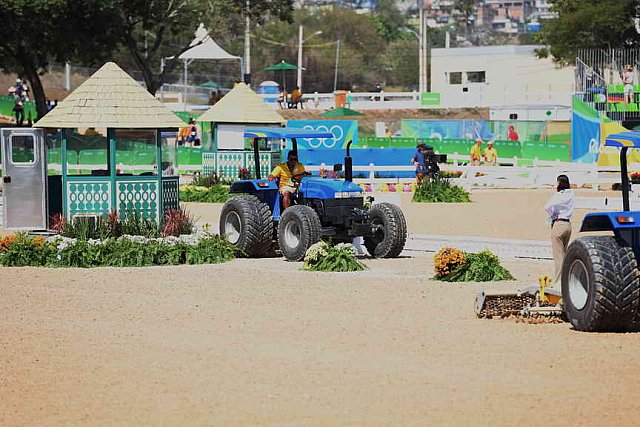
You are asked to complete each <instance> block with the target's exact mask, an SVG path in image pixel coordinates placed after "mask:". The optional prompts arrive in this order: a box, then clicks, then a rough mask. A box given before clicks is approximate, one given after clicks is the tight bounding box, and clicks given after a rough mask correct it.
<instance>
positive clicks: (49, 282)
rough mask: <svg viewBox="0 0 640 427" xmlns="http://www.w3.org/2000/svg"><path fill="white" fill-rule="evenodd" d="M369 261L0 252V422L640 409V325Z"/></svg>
mask: <svg viewBox="0 0 640 427" xmlns="http://www.w3.org/2000/svg"><path fill="white" fill-rule="evenodd" d="M366 263H367V264H368V265H369V267H370V270H369V271H366V272H362V273H353V274H322V273H307V272H302V271H299V267H300V265H299V264H294V263H286V262H284V261H282V260H280V259H263V260H236V261H233V262H231V263H228V264H224V265H217V266H185V267H178V268H142V269H128V270H118V269H109V268H107V269H95V270H84V271H80V270H46V269H28V268H25V269H0V283H1V287H0V289H1V293H2V298H0V310H1V312H2V314H3V321H2V334H1V335H0V366H2V371H3V375H2V381H1V382H0V396H1V401H2V404H1V405H0V424H1V425H12V426H15V425H36V424H38V425H40V424H44V425H62V424H65V425H69V424H71V425H78V424H89V425H95V424H102V425H112V424H119V425H125V424H126V425H130V424H134V425H135V424H146V425H151V424H153V425H178V424H180V425H184V424H188V425H256V424H257V425H426V424H435V425H514V424H520V425H536V424H538V425H539V424H543V423H545V424H549V425H563V424H564V425H566V424H567V423H571V424H573V425H581V424H582V425H605V424H606V425H637V419H638V416H640V401H639V399H638V397H639V394H638V391H637V385H638V377H639V375H640V356H639V355H638V348H639V346H640V335H638V334H619V335H614V334H585V333H579V332H576V331H573V330H571V328H570V326H569V325H568V324H558V325H527V324H520V323H515V322H513V321H508V320H479V319H476V318H475V317H474V312H473V300H474V295H475V293H476V292H477V291H478V290H480V289H482V288H483V286H482V285H479V284H455V285H452V284H440V283H437V282H432V281H430V280H429V279H428V277H429V276H430V275H431V274H432V269H433V263H432V261H431V257H430V256H419V257H417V258H403V259H398V260H375V261H371V260H367V261H366ZM549 264H550V263H549V262H542V261H514V262H509V263H507V267H508V268H509V269H511V270H512V272H514V274H515V275H516V276H517V277H518V279H519V281H518V282H517V283H510V284H497V285H492V286H493V287H499V288H515V287H517V286H520V285H525V284H529V283H532V282H533V281H534V280H535V277H536V276H537V275H538V274H540V273H542V272H544V271H545V270H546V269H548V267H549Z"/></svg>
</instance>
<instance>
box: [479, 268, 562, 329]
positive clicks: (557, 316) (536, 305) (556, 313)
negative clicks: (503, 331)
mask: <svg viewBox="0 0 640 427" xmlns="http://www.w3.org/2000/svg"><path fill="white" fill-rule="evenodd" d="M539 283H540V284H539V286H530V287H528V288H525V289H522V290H519V291H516V292H500V291H482V292H480V293H479V294H478V295H477V296H476V315H477V316H478V317H480V318H484V319H492V318H499V319H504V318H514V319H516V321H517V322H519V323H532V324H536V323H561V322H563V321H564V320H563V310H562V294H561V293H560V291H557V290H555V289H547V286H549V283H550V279H549V277H548V276H541V277H540V279H539Z"/></svg>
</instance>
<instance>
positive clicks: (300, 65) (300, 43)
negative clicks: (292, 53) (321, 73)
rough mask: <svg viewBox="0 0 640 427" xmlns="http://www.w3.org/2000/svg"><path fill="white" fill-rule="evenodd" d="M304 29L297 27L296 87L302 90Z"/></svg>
mask: <svg viewBox="0 0 640 427" xmlns="http://www.w3.org/2000/svg"><path fill="white" fill-rule="evenodd" d="M303 36H304V27H303V26H302V25H300V26H299V27H298V79H297V80H296V86H298V87H299V88H300V90H302V44H303V43H304V40H303V39H302V37H303Z"/></svg>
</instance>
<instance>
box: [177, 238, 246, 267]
mask: <svg viewBox="0 0 640 427" xmlns="http://www.w3.org/2000/svg"><path fill="white" fill-rule="evenodd" d="M235 254H236V247H235V246H233V245H232V244H231V243H229V241H228V240H227V239H226V238H225V237H222V236H218V235H211V236H209V237H205V238H204V239H200V240H199V241H198V244H197V245H195V246H189V247H188V248H187V251H186V260H185V262H186V263H187V264H219V263H222V262H226V261H230V260H232V259H234V258H235Z"/></svg>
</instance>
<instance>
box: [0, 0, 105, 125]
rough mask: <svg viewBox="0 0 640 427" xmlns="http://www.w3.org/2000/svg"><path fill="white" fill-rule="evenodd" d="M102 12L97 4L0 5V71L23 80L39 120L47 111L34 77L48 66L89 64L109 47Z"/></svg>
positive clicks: (41, 0)
mask: <svg viewBox="0 0 640 427" xmlns="http://www.w3.org/2000/svg"><path fill="white" fill-rule="evenodd" d="M104 10H105V8H104V5H103V2H102V1H100V0H38V1H30V0H0V22H2V25H0V68H2V69H3V70H4V71H5V72H10V73H17V74H18V75H19V76H20V77H23V78H26V80H27V81H28V82H29V85H30V86H31V90H32V97H33V99H34V100H35V103H36V110H37V113H38V116H39V117H42V116H43V115H44V114H46V112H47V105H46V95H45V92H44V88H43V86H42V82H41V80H40V76H41V74H43V73H44V72H45V70H46V67H47V65H49V63H50V62H51V61H56V62H65V61H70V60H73V59H75V60H79V61H82V62H84V63H86V64H93V63H96V62H98V61H100V60H102V59H104V58H105V57H106V56H107V55H108V54H109V52H110V51H111V49H112V48H113V46H115V43H116V37H115V36H114V34H113V33H112V32H111V30H110V25H109V22H107V21H105V20H104V19H102V18H103V12H104ZM71 29H72V30H71Z"/></svg>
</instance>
